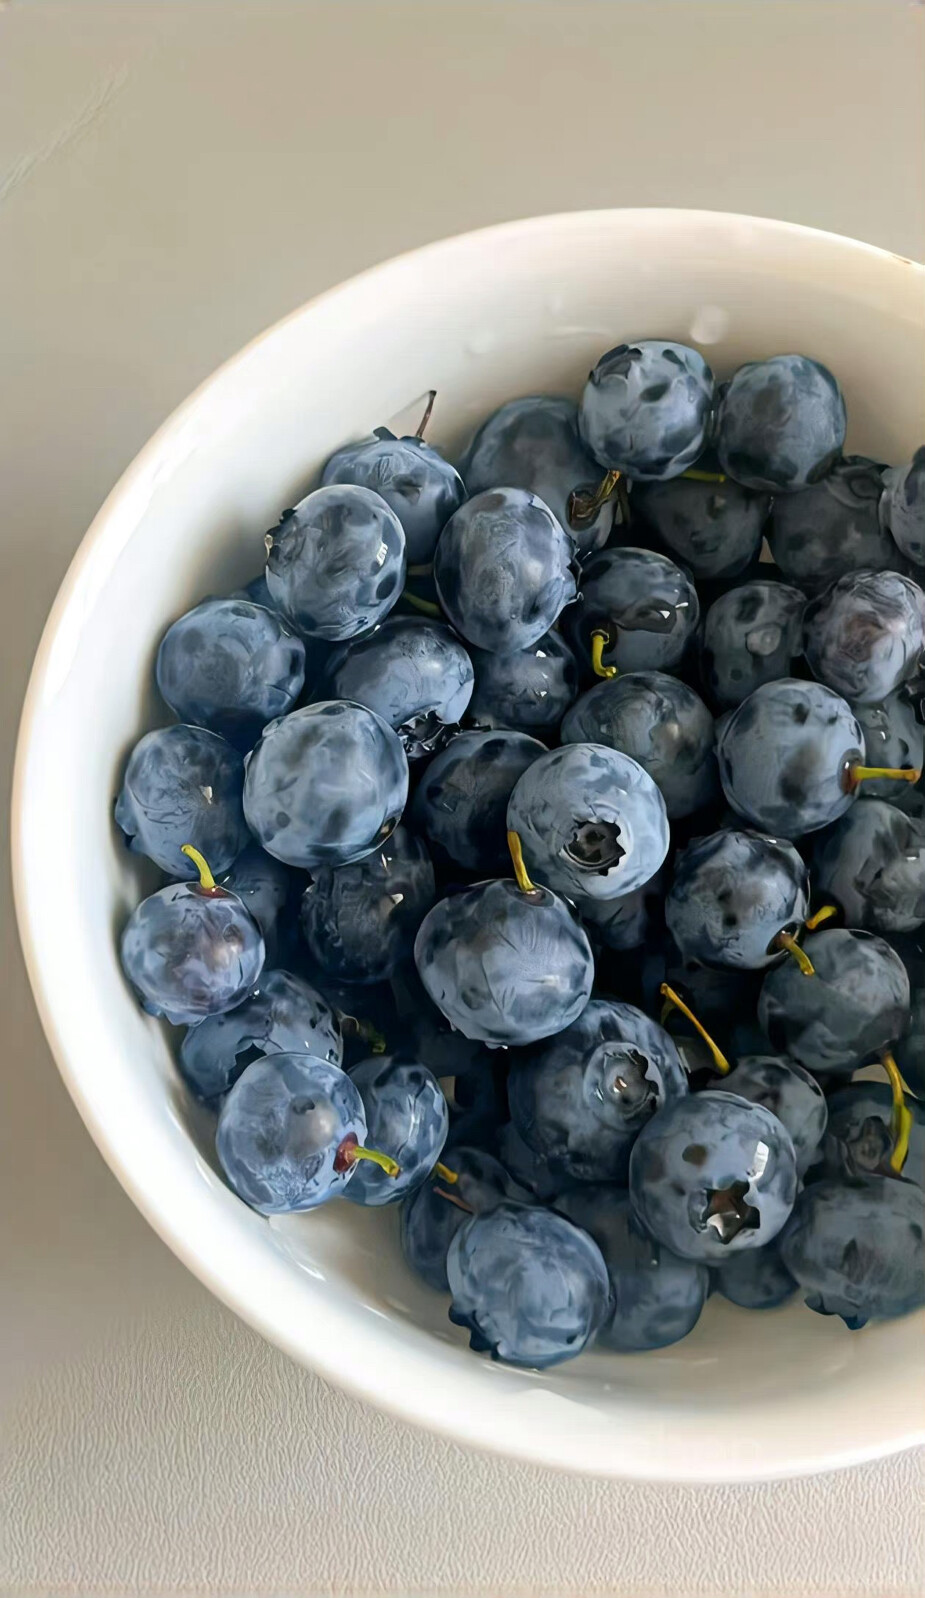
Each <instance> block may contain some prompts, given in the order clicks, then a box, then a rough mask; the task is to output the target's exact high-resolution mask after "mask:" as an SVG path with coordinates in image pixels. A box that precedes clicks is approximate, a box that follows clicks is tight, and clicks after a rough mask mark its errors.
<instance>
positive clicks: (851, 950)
mask: <svg viewBox="0 0 925 1598" xmlns="http://www.w3.org/2000/svg"><path fill="white" fill-rule="evenodd" d="M803 947H804V949H805V951H806V953H807V955H808V956H809V959H810V960H811V961H812V964H813V968H814V970H815V976H812V977H805V976H804V975H803V973H802V971H800V969H799V968H798V966H797V965H795V964H794V962H793V961H792V960H787V961H786V962H785V963H784V964H783V965H779V966H775V967H774V968H773V969H772V970H770V971H769V972H768V974H767V976H766V977H765V979H764V983H763V985H762V989H761V995H760V998H759V1000H758V1020H759V1022H760V1023H761V1025H762V1027H763V1028H764V1030H765V1033H766V1034H767V1037H768V1038H769V1040H770V1043H771V1047H772V1048H773V1049H775V1050H776V1051H777V1052H778V1053H779V1054H788V1055H790V1056H791V1057H792V1058H793V1059H794V1060H796V1061H797V1062H798V1063H799V1064H800V1065H805V1067H806V1069H807V1070H808V1071H812V1072H814V1073H817V1074H818V1073H825V1072H827V1071H837V1072H842V1073H845V1072H851V1071H854V1070H856V1069H857V1067H858V1066H860V1065H863V1064H864V1063H865V1061H866V1060H869V1059H871V1058H872V1057H873V1056H875V1055H877V1054H878V1053H879V1052H880V1051H881V1050H882V1049H886V1048H888V1047H889V1046H890V1044H892V1043H893V1042H895V1040H896V1039H897V1038H898V1037H900V1036H901V1035H902V1033H903V1031H904V1030H905V1027H906V1023H907V1021H908V1017H909V998H910V994H909V977H908V975H907V973H906V968H905V966H904V965H903V963H902V960H901V959H900V958H899V955H898V954H896V953H894V951H893V950H892V949H891V948H890V946H889V944H887V943H885V942H884V941H883V939H882V938H878V937H874V936H873V934H872V933H869V932H851V931H847V930H845V929H843V928H841V927H835V928H832V929H831V930H830V931H825V932H814V933H811V934H810V935H809V936H808V937H807V938H805V939H804V942H803Z"/></svg>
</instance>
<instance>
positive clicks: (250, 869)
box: [222, 843, 294, 964]
mask: <svg viewBox="0 0 925 1598" xmlns="http://www.w3.org/2000/svg"><path fill="white" fill-rule="evenodd" d="M293 883H294V878H293V877H292V876H291V875H290V873H289V869H288V867H287V866H284V865H283V863H282V861H280V860H274V859H273V856H272V855H269V854H267V852H266V850H265V849H261V848H260V847H259V846H258V845H257V844H256V843H251V844H248V846H247V848H246V849H244V850H242V852H241V853H240V854H239V855H238V858H237V860H236V861H235V863H234V865H233V867H232V869H231V871H230V872H229V873H228V874H227V875H225V876H223V877H222V887H223V888H230V889H231V892H232V893H236V894H237V896H238V898H239V899H240V900H241V902H242V903H243V904H244V905H246V907H247V909H248V910H249V911H250V913H251V915H252V916H253V918H254V920H255V921H256V923H257V925H258V927H259V928H260V931H261V934H262V936H263V941H264V943H265V944H266V949H267V960H268V961H271V962H273V963H274V964H275V962H276V956H277V954H278V953H279V952H280V950H281V949H282V948H283V947H284V946H285V944H286V937H287V931H288V929H287V927H286V925H285V915H284V912H285V910H286V908H287V906H288V904H289V901H290V899H291V898H292V890H293Z"/></svg>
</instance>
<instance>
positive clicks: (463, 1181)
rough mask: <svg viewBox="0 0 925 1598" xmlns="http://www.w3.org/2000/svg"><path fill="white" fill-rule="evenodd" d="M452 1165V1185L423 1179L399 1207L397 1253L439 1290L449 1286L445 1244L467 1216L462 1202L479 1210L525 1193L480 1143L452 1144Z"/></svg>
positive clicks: (474, 1211) (431, 1285) (474, 1209)
mask: <svg viewBox="0 0 925 1598" xmlns="http://www.w3.org/2000/svg"><path fill="white" fill-rule="evenodd" d="M453 1171H454V1172H455V1174H456V1177H457V1180H456V1181H455V1182H454V1183H453V1184H452V1186H449V1185H448V1184H446V1183H445V1182H441V1181H440V1180H439V1179H434V1181H432V1182H425V1183H424V1184H423V1185H422V1186H421V1187H419V1188H418V1189H417V1191H416V1192H415V1193H412V1194H411V1195H410V1197H409V1198H408V1199H406V1200H405V1203H404V1204H403V1205H402V1208H401V1249H402V1253H403V1254H404V1256H405V1259H406V1261H407V1263H408V1264H409V1265H410V1266H411V1268H412V1270H414V1271H416V1272H417V1274H418V1276H422V1277H423V1278H424V1281H425V1282H427V1284H428V1286H430V1287H434V1288H436V1289H437V1291H438V1292H442V1293H446V1292H448V1291H449V1283H448V1281H447V1276H446V1256H447V1250H448V1248H449V1246H450V1244H451V1243H452V1241H453V1238H454V1237H455V1236H456V1233H457V1232H458V1231H459V1229H460V1227H461V1226H462V1224H463V1222H464V1221H465V1219H466V1208H468V1209H470V1210H472V1211H473V1213H474V1214H476V1215H480V1214H481V1213H482V1211H483V1210H492V1209H495V1208H496V1207H497V1206H498V1204H500V1203H501V1201H502V1200H503V1199H520V1200H523V1199H526V1198H527V1196H528V1195H527V1193H526V1191H525V1190H524V1189H523V1188H521V1187H519V1186H518V1184H517V1183H516V1182H514V1181H512V1180H511V1177H510V1176H509V1175H508V1172H507V1171H506V1170H505V1169H504V1167H503V1165H500V1164H499V1162H498V1161H497V1160H496V1159H495V1158H494V1156H493V1155H492V1154H486V1153H485V1151H484V1150H483V1149H471V1148H464V1147H460V1148H454V1150H453ZM447 1194H449V1195H450V1197H449V1198H447V1197H446V1195H447ZM454 1199H458V1200H459V1201H460V1203H461V1204H462V1205H463V1206H464V1207H463V1208H460V1207H459V1205H458V1204H456V1203H454V1202H453V1200H454Z"/></svg>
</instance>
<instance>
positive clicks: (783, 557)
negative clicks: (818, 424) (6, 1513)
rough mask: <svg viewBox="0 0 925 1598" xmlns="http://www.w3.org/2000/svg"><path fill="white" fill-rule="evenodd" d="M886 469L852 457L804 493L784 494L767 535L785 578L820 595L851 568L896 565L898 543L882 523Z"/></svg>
mask: <svg viewBox="0 0 925 1598" xmlns="http://www.w3.org/2000/svg"><path fill="white" fill-rule="evenodd" d="M882 492H883V479H882V476H881V469H880V467H879V466H878V465H877V463H876V461H872V460H868V459H867V457H866V456H864V455H846V456H845V457H844V458H843V459H842V460H839V461H836V462H835V465H834V466H833V467H832V470H831V471H830V472H828V473H827V474H826V476H825V477H823V478H822V480H821V482H818V483H814V484H813V486H812V487H811V488H807V489H804V490H803V492H802V493H800V494H779V495H778V496H777V498H776V499H775V501H774V505H773V509H772V511H771V519H770V522H769V523H768V529H767V538H768V543H769V545H770V548H771V554H772V555H773V556H774V560H775V562H776V564H777V566H778V567H779V568H780V570H781V571H782V572H783V574H784V576H785V578H786V579H787V581H788V582H790V583H796V584H797V585H798V586H799V587H800V588H802V589H803V591H804V592H805V593H807V594H818V593H819V592H820V591H821V590H822V589H823V588H827V587H828V585H829V583H834V582H835V580H836V579H837V578H839V577H844V576H845V575H846V574H847V573H848V572H855V571H863V570H865V569H872V570H874V571H879V570H880V569H881V568H885V567H890V566H895V565H896V547H895V545H894V543H893V541H892V539H891V538H890V535H889V533H887V532H886V531H885V530H884V529H883V528H882V527H881V525H880V514H879V504H880V496H881V494H882Z"/></svg>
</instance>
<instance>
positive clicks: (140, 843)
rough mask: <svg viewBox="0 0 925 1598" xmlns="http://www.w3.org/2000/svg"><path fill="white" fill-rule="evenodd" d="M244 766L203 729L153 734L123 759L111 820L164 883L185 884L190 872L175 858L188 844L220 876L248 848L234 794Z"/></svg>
mask: <svg viewBox="0 0 925 1598" xmlns="http://www.w3.org/2000/svg"><path fill="white" fill-rule="evenodd" d="M243 787H244V762H243V760H242V758H241V756H240V754H239V753H238V751H237V750H236V749H233V748H232V746H231V744H229V743H227V742H226V741H225V739H224V738H220V737H219V736H218V734H217V733H214V732H207V731H206V730H205V728H203V727H185V726H182V725H181V726H174V727H157V728H155V730H154V732H147V733H145V735H144V737H143V738H140V739H139V740H138V742H137V744H136V745H135V747H134V749H133V750H132V752H131V754H130V755H129V758H128V765H127V766H126V768H125V778H124V780H123V783H122V791H121V793H120V794H119V797H118V799H117V800H116V808H115V817H116V822H117V824H118V825H119V826H120V827H121V828H122V831H123V832H124V833H125V834H126V837H127V838H128V841H129V848H130V849H132V850H133V851H134V852H135V853H136V854H143V855H147V856H148V858H149V859H150V860H153V861H154V863H155V865H158V866H160V868H161V870H162V871H166V872H168V873H169V875H170V876H171V877H179V878H181V879H184V880H190V879H191V878H193V877H195V876H196V874H197V872H196V867H195V866H194V865H193V864H192V863H191V861H190V860H188V859H187V857H186V856H185V855H184V854H182V853H181V850H182V848H183V845H184V844H185V843H191V844H193V845H194V846H195V848H197V849H198V850H199V852H200V853H201V854H204V855H205V857H206V859H207V860H208V862H209V864H210V866H211V867H212V870H213V871H214V872H215V873H216V875H218V876H221V875H223V874H224V873H225V872H226V871H228V870H229V869H230V867H231V866H232V865H233V864H234V862H235V860H236V859H237V857H238V855H239V854H240V853H241V850H242V849H243V848H244V847H245V845H246V844H247V843H248V842H249V836H248V831H247V824H246V822H245V820H244V811H243V810H242V808H241V794H242V791H243Z"/></svg>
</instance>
